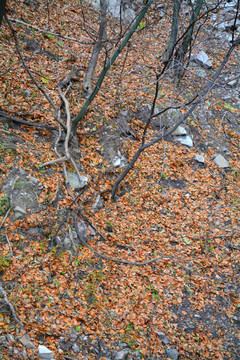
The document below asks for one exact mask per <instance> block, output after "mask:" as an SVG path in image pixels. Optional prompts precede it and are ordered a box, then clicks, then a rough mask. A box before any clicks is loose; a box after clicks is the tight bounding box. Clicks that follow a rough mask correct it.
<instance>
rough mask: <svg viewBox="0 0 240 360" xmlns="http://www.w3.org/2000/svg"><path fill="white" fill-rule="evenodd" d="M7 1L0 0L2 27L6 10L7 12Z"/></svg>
mask: <svg viewBox="0 0 240 360" xmlns="http://www.w3.org/2000/svg"><path fill="white" fill-rule="evenodd" d="M6 1H7V0H1V1H0V27H1V25H2V19H3V15H4V12H5V6H6Z"/></svg>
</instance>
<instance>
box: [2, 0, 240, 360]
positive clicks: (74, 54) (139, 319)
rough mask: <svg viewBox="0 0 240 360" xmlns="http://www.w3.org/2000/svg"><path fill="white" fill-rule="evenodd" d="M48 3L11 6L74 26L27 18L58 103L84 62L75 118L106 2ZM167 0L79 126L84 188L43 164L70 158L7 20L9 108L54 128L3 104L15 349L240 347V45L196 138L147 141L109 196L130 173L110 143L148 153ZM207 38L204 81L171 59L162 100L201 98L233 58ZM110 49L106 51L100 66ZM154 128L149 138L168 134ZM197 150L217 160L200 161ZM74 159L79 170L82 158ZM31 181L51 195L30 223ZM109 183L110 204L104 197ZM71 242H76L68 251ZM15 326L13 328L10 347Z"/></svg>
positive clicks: (159, 352)
mask: <svg viewBox="0 0 240 360" xmlns="http://www.w3.org/2000/svg"><path fill="white" fill-rule="evenodd" d="M34 3H35V2H32V4H34ZM36 3H37V2H36ZM49 6H50V9H49V11H48V12H45V5H42V4H38V6H36V7H33V5H31V6H29V5H26V2H23V1H20V2H19V6H18V8H16V7H15V2H11V1H9V3H8V16H9V18H12V19H15V20H20V21H23V22H25V23H28V24H31V25H34V26H36V27H37V28H41V29H45V28H47V29H49V30H51V31H52V33H59V32H61V34H62V35H63V36H65V37H58V36H54V35H51V34H50V33H49V34H46V33H41V32H39V31H38V30H37V29H34V28H32V27H27V26H26V25H23V24H21V23H17V22H16V23H14V22H13V24H14V28H15V30H16V33H17V37H18V41H19V44H20V49H21V51H22V53H23V56H24V58H25V60H26V63H27V65H28V66H29V68H30V69H31V71H32V73H33V74H34V77H35V78H36V79H37V81H38V82H39V83H41V86H43V87H44V89H45V91H47V93H48V94H49V95H50V96H51V98H52V99H53V101H54V103H56V104H60V103H61V101H60V98H59V94H58V92H57V91H56V85H57V84H58V83H59V82H60V81H61V79H62V78H64V76H65V75H66V74H67V72H68V71H69V70H70V69H71V66H72V64H73V63H75V64H77V65H78V66H79V67H80V68H81V69H82V74H80V78H79V81H76V82H74V83H73V85H72V89H71V91H70V92H69V95H68V96H69V102H70V105H71V114H72V117H74V115H76V114H77V113H78V111H79V110H80V108H81V106H82V104H83V102H84V100H85V99H83V97H82V89H81V87H82V79H83V75H84V71H85V70H86V66H87V62H88V60H89V57H90V53H91V46H92V43H93V42H94V41H95V38H96V32H97V29H98V16H99V14H98V11H97V10H95V9H94V8H93V7H91V6H90V5H86V4H84V3H83V4H81V6H80V5H79V3H75V1H70V2H68V3H67V4H65V3H63V2H53V4H52V3H51V4H50V3H49ZM155 7H156V8H155ZM155 7H154V8H153V9H152V10H151V11H150V12H149V13H148V15H147V17H146V20H145V24H144V27H143V28H142V29H139V30H138V31H137V33H136V34H135V35H134V37H133V38H132V40H131V42H130V44H129V46H128V47H127V48H126V50H124V52H123V53H122V54H121V55H120V56H119V58H118V59H117V61H116V63H115V64H114V66H113V68H112V69H111V70H110V72H109V75H108V76H107V78H106V79H105V81H104V83H103V86H102V89H101V91H100V92H99V95H98V96H97V98H96V99H95V101H94V104H93V105H92V106H91V107H90V109H89V111H88V113H87V114H86V116H85V118H84V121H81V123H80V124H79V127H78V142H79V144H78V145H76V147H77V148H76V149H75V150H76V151H75V153H74V149H72V151H73V153H74V156H75V160H76V162H77V163H78V166H79V168H80V172H81V174H83V175H85V176H88V179H89V181H88V184H87V186H86V187H85V188H84V189H82V190H81V191H80V193H79V194H78V197H77V199H75V196H76V195H77V193H76V192H74V190H73V189H71V188H69V186H68V185H67V184H66V183H65V181H66V179H65V178H64V175H63V171H62V165H61V163H56V164H53V165H51V166H48V167H41V165H42V164H44V163H45V162H47V161H50V160H53V159H55V157H56V154H55V152H54V141H55V139H56V137H57V126H58V124H57V123H56V122H55V120H54V117H53V115H52V113H51V108H50V105H49V103H48V102H47V101H46V99H45V98H44V97H43V96H42V95H41V93H40V92H38V91H37V90H36V87H34V84H33V83H32V81H31V80H30V78H29V77H28V74H27V73H26V72H25V71H24V69H23V67H22V63H21V61H20V59H19V56H18V53H17V51H16V48H15V43H14V39H13V37H12V34H11V32H10V30H9V28H8V27H7V24H6V23H5V22H4V23H3V25H2V27H1V29H0V35H1V38H0V39H1V40H0V41H1V42H0V45H1V53H2V54H3V55H4V56H2V58H1V78H0V83H1V104H0V106H1V109H0V110H1V111H3V112H5V113H6V112H7V113H8V114H10V115H12V116H16V117H18V118H21V119H24V120H25V121H28V122H31V123H35V124H36V125H37V124H45V125H47V126H48V127H49V128H47V129H46V128H39V127H37V126H28V125H24V124H19V123H17V122H16V121H13V120H11V119H9V118H6V117H5V116H3V115H2V117H1V119H0V139H1V145H0V156H1V157H0V171H1V180H0V181H1V182H0V185H1V193H0V224H1V225H0V226H1V238H0V241H1V242H0V247H1V253H0V272H1V281H2V283H3V287H4V289H5V292H6V294H7V297H8V300H9V302H10V303H11V304H12V305H13V306H14V309H15V312H16V316H17V318H18V319H19V320H20V321H21V322H22V323H23V325H24V330H21V329H20V327H19V324H17V323H16V322H15V321H14V319H13V317H12V316H11V315H12V314H11V312H10V310H9V308H8V306H6V303H5V302H4V299H3V298H1V297H0V325H1V327H0V339H2V342H0V352H1V354H2V355H1V356H2V357H1V358H3V359H13V358H15V357H16V358H17V357H18V358H21V357H22V358H30V359H34V356H36V354H37V350H36V349H37V346H38V345H39V344H43V345H45V346H47V347H48V348H49V349H51V350H52V351H53V353H54V357H55V359H64V358H65V359H72V358H75V359H76V358H77V359H84V358H88V359H96V358H98V359H99V358H101V359H104V358H112V359H114V358H115V357H114V356H115V355H114V354H115V352H116V351H120V350H121V349H129V354H130V355H129V356H130V357H132V358H136V359H137V358H141V357H142V358H144V359H165V358H166V357H167V355H166V354H167V351H169V349H175V350H177V352H178V356H179V357H178V358H179V359H191V360H193V359H228V358H229V359H235V360H236V359H238V358H239V357H238V356H239V355H238V354H239V342H238V335H239V332H238V331H239V322H240V317H239V294H238V292H237V291H238V285H239V270H240V268H239V250H240V245H239V234H240V230H239V220H240V218H239V178H240V163H239V134H240V132H239V131H240V130H239V97H238V96H237V95H238V94H239V93H237V91H236V90H234V89H232V88H230V87H229V86H228V85H227V84H226V78H227V79H229V80H231V76H233V75H234V74H235V73H234V71H235V70H236V68H238V67H239V49H237V50H236V51H235V53H233V54H232V56H231V59H230V61H229V63H228V65H227V67H226V68H225V69H224V71H223V73H222V74H221V77H220V78H219V79H218V86H217V87H216V88H215V89H213V90H212V91H211V92H210V93H209V94H208V98H207V101H206V102H203V103H202V104H201V105H200V106H198V108H197V109H196V110H195V112H194V113H193V114H192V115H191V117H190V118H189V119H188V120H187V121H186V122H185V123H184V126H185V128H186V129H187V131H188V133H189V134H190V135H191V136H192V139H193V144H194V145H193V147H187V146H184V145H180V144H179V142H177V141H176V138H174V137H173V136H172V137H170V138H168V139H167V140H166V141H161V142H158V143H157V144H155V145H154V146H152V147H150V148H148V149H147V150H146V151H145V152H144V153H143V154H142V155H141V157H140V158H139V159H138V161H137V162H136V164H135V166H134V169H133V170H132V171H131V172H130V173H129V174H128V176H127V177H126V178H125V179H124V181H123V182H122V183H121V186H120V189H119V191H118V194H117V199H116V201H114V202H113V201H112V200H111V193H110V192H111V189H112V186H113V184H114V182H115V180H116V179H117V176H118V175H119V174H120V173H121V172H122V171H123V170H122V169H121V168H117V167H114V166H113V164H112V163H111V162H110V155H109V154H108V151H107V149H109V148H110V146H111V148H112V149H113V150H112V152H113V156H115V155H118V151H120V152H121V154H124V157H125V159H126V161H130V160H131V158H132V157H133V156H134V154H135V153H136V151H137V150H138V148H139V146H140V141H139V139H140V138H141V136H142V133H143V129H144V125H145V121H146V119H145V115H146V116H147V113H146V111H147V110H146V109H148V107H147V106H148V105H151V102H152V100H153V97H154V83H155V79H156V77H155V71H156V69H157V68H158V67H159V66H160V65H161V63H160V60H159V56H160V55H159V54H161V52H162V51H163V49H164V46H165V45H166V44H165V43H162V39H167V34H168V26H169V25H168V24H169V21H170V18H169V17H168V16H167V14H168V15H169V14H171V12H170V11H169V9H168V6H167V5H166V6H165V7H164V11H165V15H166V16H162V13H160V11H159V10H158V8H157V6H155ZM43 14H44V15H45V16H43ZM60 15H61V16H60ZM169 16H170V15H169ZM208 22H209V24H210V25H211V18H210V19H208ZM89 24H91V26H90V25H89ZM210 25H209V26H210ZM80 28H81V30H79V29H80ZM149 29H150V30H151V31H149ZM118 30H119V29H117V27H116V26H115V24H114V22H113V21H111V19H109V29H108V37H109V38H110V37H111V38H116V36H117V35H118ZM122 31H124V30H122ZM69 38H72V40H71V39H69ZM74 39H75V40H74ZM210 44H211V45H210ZM110 45H111V43H110ZM209 47H211V49H209ZM195 48H196V49H198V48H201V49H204V50H205V51H206V52H207V51H209V54H211V56H212V58H211V60H212V63H213V68H212V69H210V70H207V71H206V74H207V76H206V78H203V77H200V76H199V75H196V74H195V72H194V71H195V67H194V66H195V65H193V64H190V67H189V70H188V71H187V72H186V74H185V77H184V79H183V81H182V82H181V83H180V85H179V86H177V85H176V84H174V82H173V81H172V75H171V74H172V73H171V70H169V71H168V72H166V74H165V75H164V76H163V78H162V79H161V86H160V92H159V95H158V99H157V106H158V108H159V109H160V110H161V109H162V108H164V107H168V106H173V105H174V106H179V105H180V104H184V103H187V102H188V101H190V100H191V99H192V97H194V95H195V94H196V93H197V92H201V90H202V89H203V87H204V86H205V84H206V81H208V80H209V79H211V77H212V75H213V74H214V71H216V70H217V69H218V66H219V65H220V64H221V61H222V59H223V58H224V54H225V52H224V51H225V44H224V42H223V41H221V39H220V40H219V39H218V40H216V38H215V36H214V34H211V33H210V34H209V32H207V30H206V31H204V29H203V32H202V33H201V34H200V35H199V37H198V38H197V40H196V43H195ZM213 49H214V50H213ZM111 50H112V49H111V48H109V47H108V48H107V49H106V51H107V52H110V51H111ZM104 56H105V54H104V52H102V54H101V58H100V61H99V65H98V67H97V69H96V77H97V74H99V72H100V70H101V66H102V65H103V62H104ZM156 59H158V60H156ZM229 94H230V96H229ZM123 111H124V113H123ZM181 112H182V113H184V112H186V108H184V107H182V108H181ZM123 119H125V120H124V121H125V122H124V121H123ZM164 121H165V120H164V119H163V118H160V119H159V123H161V122H164ZM126 123H127V125H126ZM119 124H120V125H119ZM154 124H155V126H152V127H151V128H150V129H149V131H148V133H147V139H148V140H151V139H153V138H154V136H155V135H156V131H158V129H157V125H156V122H155V123H154ZM159 126H160V125H159ZM106 148H107V149H106ZM79 149H80V152H81V155H80V154H79V152H78V151H77V150H79ZM218 153H221V154H223V155H224V156H225V157H226V158H227V159H228V161H229V167H228V168H226V169H221V168H219V167H218V166H217V165H216V164H215V163H214V162H213V157H214V155H215V154H218ZM199 154H202V155H204V158H205V162H204V163H200V162H199V161H197V160H196V159H195V156H196V155H199ZM67 170H68V171H69V172H73V171H74V169H73V168H72V167H71V165H68V168H67ZM21 177H26V178H28V179H30V180H31V179H35V181H37V182H38V193H37V200H36V203H37V206H36V207H35V208H34V207H33V208H32V210H31V211H27V213H26V216H25V217H24V218H18V219H16V216H15V215H14V211H13V209H12V207H11V199H10V197H9V196H8V195H6V192H4V189H6V186H7V184H8V183H9V182H10V181H11V180H12V179H16V178H18V179H20V180H21ZM15 185H16V183H15ZM15 185H14V186H15ZM99 195H100V198H101V206H99V207H96V206H95V207H94V206H93V204H94V203H95V201H96V198H97V196H99ZM73 199H75V200H73ZM74 218H77V220H76V221H78V222H80V221H81V222H82V223H84V224H85V226H86V229H87V234H86V238H87V240H88V244H89V246H90V247H91V248H92V249H94V250H95V251H96V252H98V253H99V254H102V255H104V256H105V258H103V257H99V256H98V255H97V254H96V252H95V253H94V252H93V251H92V249H91V248H90V247H86V246H85V245H84V244H83V243H81V244H79V243H76V244H75V243H74V237H73V233H75V230H76V229H75V225H76V223H75V220H74ZM66 238H68V239H70V240H71V242H72V243H71V244H70V245H69V247H68V248H66V246H65V247H64V241H65V240H66ZM65 243H66V241H65ZM106 257H107V258H109V259H111V260H107V259H106ZM155 258H156V259H157V260H156V261H155V260H154V259H155ZM114 260H121V261H122V263H119V262H117V261H114ZM148 260H151V261H149V263H146V262H148ZM128 262H129V263H128ZM131 263H133V264H131ZM143 263H146V264H145V265H144V264H143ZM24 332H26V333H27V334H28V335H29V336H30V338H31V341H32V342H33V343H34V344H35V347H36V348H35V349H34V348H31V346H30V348H28V347H26V348H25V350H24V351H25V352H23V346H24V345H23V344H22V343H21V342H20V341H19V339H20V338H22V336H23V333H24ZM7 334H8V335H12V338H10V340H9V341H8V342H7V343H6V342H4V339H5V336H6V335H7ZM76 346H77V347H76ZM14 351H15V352H14Z"/></svg>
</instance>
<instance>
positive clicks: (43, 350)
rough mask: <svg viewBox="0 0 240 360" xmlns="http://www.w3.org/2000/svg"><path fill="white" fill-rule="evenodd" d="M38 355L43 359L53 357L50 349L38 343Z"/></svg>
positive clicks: (48, 359)
mask: <svg viewBox="0 0 240 360" xmlns="http://www.w3.org/2000/svg"><path fill="white" fill-rule="evenodd" d="M38 356H39V357H40V359H43V360H52V359H53V353H52V351H51V350H49V349H48V348H47V347H46V346H44V345H39V346H38Z"/></svg>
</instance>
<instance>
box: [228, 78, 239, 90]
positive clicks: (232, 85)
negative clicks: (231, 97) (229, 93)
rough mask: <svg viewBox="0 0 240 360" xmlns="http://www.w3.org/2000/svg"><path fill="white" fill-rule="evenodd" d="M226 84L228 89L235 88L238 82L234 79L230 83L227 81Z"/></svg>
mask: <svg viewBox="0 0 240 360" xmlns="http://www.w3.org/2000/svg"><path fill="white" fill-rule="evenodd" d="M227 84H228V85H229V86H230V87H232V88H234V87H235V86H237V84H238V80H237V79H234V80H232V81H229V82H228V83H227Z"/></svg>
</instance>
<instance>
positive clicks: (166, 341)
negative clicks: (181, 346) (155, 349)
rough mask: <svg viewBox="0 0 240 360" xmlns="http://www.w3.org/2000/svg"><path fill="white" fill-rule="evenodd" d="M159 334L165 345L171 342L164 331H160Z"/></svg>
mask: <svg viewBox="0 0 240 360" xmlns="http://www.w3.org/2000/svg"><path fill="white" fill-rule="evenodd" d="M157 334H158V336H159V338H160V340H161V341H162V343H163V345H167V344H169V340H168V338H166V336H165V334H164V333H163V332H160V331H158V332H157Z"/></svg>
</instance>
